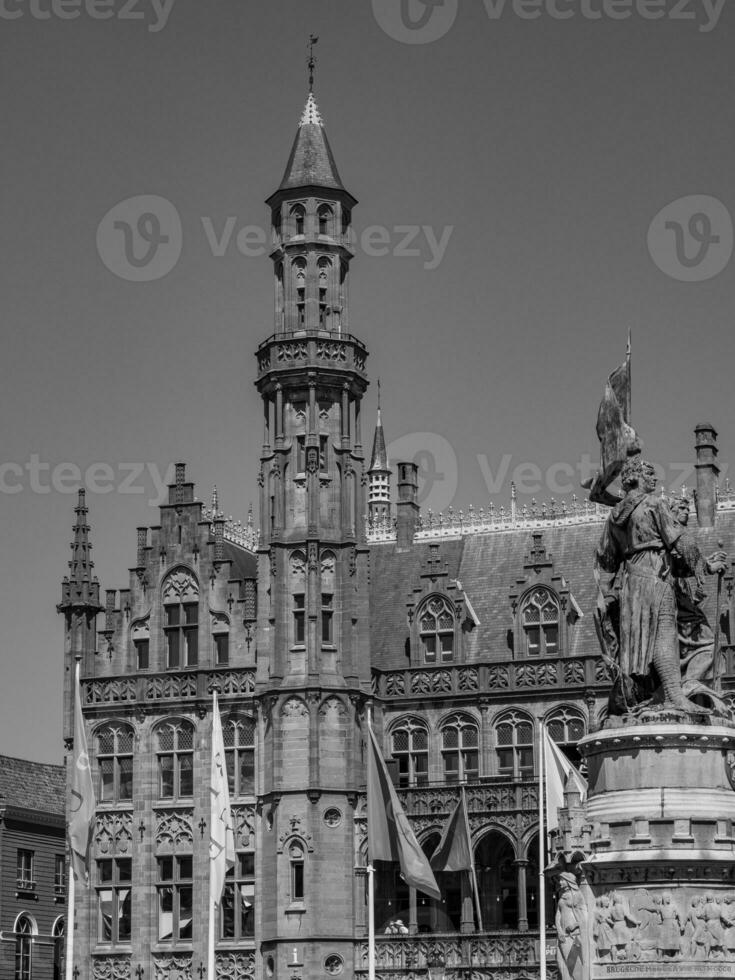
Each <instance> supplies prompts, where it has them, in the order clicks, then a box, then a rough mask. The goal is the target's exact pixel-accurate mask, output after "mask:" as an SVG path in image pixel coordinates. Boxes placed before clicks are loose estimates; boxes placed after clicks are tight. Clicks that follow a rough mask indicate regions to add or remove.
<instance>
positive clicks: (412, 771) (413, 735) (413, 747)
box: [391, 718, 429, 786]
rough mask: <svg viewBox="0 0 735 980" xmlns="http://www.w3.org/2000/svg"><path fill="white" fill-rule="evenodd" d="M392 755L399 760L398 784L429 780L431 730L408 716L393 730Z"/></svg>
mask: <svg viewBox="0 0 735 980" xmlns="http://www.w3.org/2000/svg"><path fill="white" fill-rule="evenodd" d="M391 755H392V756H393V758H394V759H395V760H397V762H398V785H399V786H420V785H422V784H423V783H428V781H429V732H428V730H427V729H426V728H425V727H424V726H423V725H421V724H419V723H418V722H415V721H414V720H413V719H411V718H407V719H406V720H405V721H403V722H401V723H400V724H399V725H398V726H397V727H396V728H394V729H393V731H392V732H391Z"/></svg>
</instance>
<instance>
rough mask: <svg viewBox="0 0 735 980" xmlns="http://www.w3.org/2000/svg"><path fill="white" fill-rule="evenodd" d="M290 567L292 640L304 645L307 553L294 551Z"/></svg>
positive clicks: (296, 643) (295, 643)
mask: <svg viewBox="0 0 735 980" xmlns="http://www.w3.org/2000/svg"><path fill="white" fill-rule="evenodd" d="M289 567H290V572H291V574H290V583H289V584H290V586H291V609H292V616H293V624H292V635H291V642H292V643H293V644H294V645H295V646H303V645H304V644H305V643H306V555H305V554H304V553H303V551H294V552H293V554H292V555H291V559H290V561H289Z"/></svg>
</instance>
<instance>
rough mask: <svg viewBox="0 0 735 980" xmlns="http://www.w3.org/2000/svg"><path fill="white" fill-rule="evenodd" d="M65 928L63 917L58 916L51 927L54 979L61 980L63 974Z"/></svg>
mask: <svg viewBox="0 0 735 980" xmlns="http://www.w3.org/2000/svg"><path fill="white" fill-rule="evenodd" d="M65 934H66V930H65V928H64V917H63V916H59V918H58V919H57V920H56V922H54V925H53V928H52V930H51V937H52V939H53V941H54V980H62V978H63V976H64V936H65Z"/></svg>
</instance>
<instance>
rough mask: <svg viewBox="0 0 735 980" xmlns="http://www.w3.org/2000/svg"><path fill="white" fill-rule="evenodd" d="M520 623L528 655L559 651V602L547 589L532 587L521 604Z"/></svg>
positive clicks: (550, 654)
mask: <svg viewBox="0 0 735 980" xmlns="http://www.w3.org/2000/svg"><path fill="white" fill-rule="evenodd" d="M521 625H522V627H523V633H524V636H525V649H526V654H527V655H528V656H529V657H550V656H553V655H554V654H557V653H558V652H559V603H558V601H557V599H556V596H555V595H554V594H553V593H552V592H550V591H549V589H542V588H538V589H533V591H531V592H529V593H528V595H527V596H526V597H525V599H524V600H523V605H522V606H521Z"/></svg>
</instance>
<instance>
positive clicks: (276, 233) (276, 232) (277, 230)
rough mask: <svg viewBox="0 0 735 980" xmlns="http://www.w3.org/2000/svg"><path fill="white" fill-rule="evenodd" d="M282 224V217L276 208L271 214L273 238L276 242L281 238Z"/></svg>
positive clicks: (279, 210)
mask: <svg viewBox="0 0 735 980" xmlns="http://www.w3.org/2000/svg"><path fill="white" fill-rule="evenodd" d="M282 224H283V215H282V212H281V209H280V208H276V210H275V211H274V212H273V237H274V238H275V239H276V240H277V239H279V238H280V237H281V226H282Z"/></svg>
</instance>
